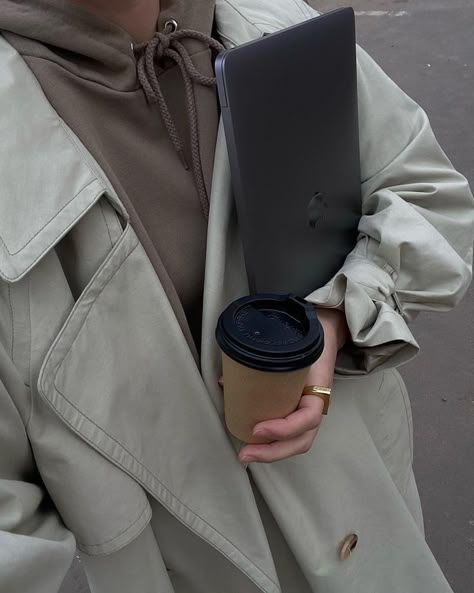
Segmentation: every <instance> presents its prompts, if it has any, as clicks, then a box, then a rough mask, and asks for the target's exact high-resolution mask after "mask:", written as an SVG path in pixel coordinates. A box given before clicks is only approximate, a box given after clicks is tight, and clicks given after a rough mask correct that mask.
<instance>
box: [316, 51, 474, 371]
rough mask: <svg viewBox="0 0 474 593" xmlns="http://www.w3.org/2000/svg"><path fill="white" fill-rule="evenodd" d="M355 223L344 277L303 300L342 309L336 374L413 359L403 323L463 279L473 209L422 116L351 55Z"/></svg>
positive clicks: (365, 59) (453, 293)
mask: <svg viewBox="0 0 474 593" xmlns="http://www.w3.org/2000/svg"><path fill="white" fill-rule="evenodd" d="M358 86H359V128H360V151H361V178H362V217H361V219H360V223H359V237H358V241H357V243H356V245H355V247H354V249H353V251H352V252H351V253H350V254H349V256H348V257H347V259H346V261H345V263H344V265H343V267H342V269H341V270H340V271H339V272H338V273H337V274H336V275H335V276H334V277H333V278H332V279H331V280H330V281H329V282H328V283H327V284H326V285H325V286H324V287H322V288H320V289H318V290H316V291H315V292H313V293H312V294H310V295H308V297H307V299H308V300H309V301H310V302H313V303H314V304H317V305H320V306H323V307H334V308H336V307H337V308H341V309H343V310H344V311H345V314H346V318H347V323H348V326H349V330H350V334H351V338H352V339H351V343H350V344H349V345H348V347H347V348H345V349H344V350H343V351H342V352H341V353H340V357H339V359H338V365H337V366H338V370H339V371H341V372H370V371H373V370H380V369H382V368H385V367H391V366H392V367H393V366H397V365H399V364H402V363H404V362H406V361H408V360H409V359H411V358H412V357H413V356H414V355H415V354H416V353H417V351H418V345H417V342H416V340H415V338H414V337H413V335H412V333H411V331H410V329H409V327H408V323H409V322H410V321H411V320H413V319H414V318H415V317H416V315H417V314H418V312H420V311H447V310H449V309H450V308H452V307H454V306H455V305H456V304H457V303H458V302H459V301H460V299H461V298H462V297H463V295H464V294H465V292H466V290H467V288H468V286H469V283H470V280H471V266H472V243H473V237H474V201H473V196H472V194H471V192H470V189H469V186H468V183H467V181H466V179H465V178H464V177H463V176H462V175H461V174H460V173H458V172H457V171H455V170H454V168H453V166H452V165H451V163H450V161H449V160H448V158H447V157H446V155H445V154H444V153H443V151H442V150H441V148H440V146H439V144H438V143H437V141H436V138H435V137H434V134H433V132H432V130H431V127H430V124H429V122H428V118H427V116H426V114H425V112H424V111H423V110H422V109H421V108H420V107H419V106H418V105H417V104H416V103H415V102H414V101H412V100H411V99H410V98H409V97H408V96H407V95H406V94H405V93H404V92H403V91H402V90H401V89H400V88H399V87H397V85H396V84H395V83H394V82H393V81H392V80H391V79H390V78H389V77H388V76H387V75H386V74H384V72H383V71H382V70H381V69H380V68H379V67H378V66H377V65H376V64H375V62H374V61H373V60H372V59H371V58H370V57H369V56H368V55H367V54H366V53H365V52H364V51H363V50H362V49H360V48H358Z"/></svg>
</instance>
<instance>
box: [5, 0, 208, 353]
mask: <svg viewBox="0 0 474 593" xmlns="http://www.w3.org/2000/svg"><path fill="white" fill-rule="evenodd" d="M213 17H214V0H193V2H186V0H162V4H161V14H160V19H159V26H158V28H159V29H162V28H163V27H164V24H165V23H166V22H167V21H168V20H169V19H174V20H176V21H177V22H178V25H179V28H180V29H193V30H197V31H200V32H203V33H206V34H207V35H210V34H211V30H212V25H213ZM0 30H1V32H2V34H3V35H4V36H5V37H6V39H7V40H8V41H9V42H10V43H11V44H12V45H13V46H14V47H15V48H16V49H17V50H18V51H19V53H20V54H21V55H22V56H23V57H24V59H25V61H26V63H27V64H28V66H29V67H30V68H31V70H32V71H33V73H34V74H35V76H36V77H37V79H38V81H39V83H40V85H41V86H42V88H43V91H44V93H45V95H46V96H47V98H48V100H49V101H50V102H51V104H52V105H53V107H54V108H55V109H56V111H57V112H58V113H59V115H60V116H61V117H62V118H63V119H64V120H65V122H66V123H67V124H68V125H69V126H70V127H71V128H72V129H73V130H74V132H75V133H76V134H77V135H78V136H79V138H80V140H81V141H82V142H83V143H84V145H85V146H86V147H87V148H88V149H89V150H90V152H91V153H92V155H93V156H94V157H95V158H96V160H97V161H98V163H99V164H100V165H101V167H102V168H103V170H104V172H105V173H106V175H107V176H108V178H109V179H110V181H111V182H112V184H113V186H114V188H115V190H116V191H117V194H118V196H119V197H120V198H121V200H122V202H123V203H124V205H125V207H126V208H127V210H128V211H129V214H130V216H131V220H132V225H133V226H134V228H135V230H136V232H137V234H138V236H139V238H140V239H141V241H142V243H143V245H144V247H145V249H146V250H147V253H148V255H149V257H150V259H151V261H152V263H153V264H154V266H155V269H156V271H157V273H158V275H159V277H160V279H161V281H162V283H163V285H164V287H165V290H166V291H167V293H168V296H169V298H170V301H171V303H172V305H173V307H174V309H175V312H176V314H177V316H178V319H179V320H180V322H181V326H182V327H183V331H184V333H185V335H186V337H187V338H188V341H189V342H190V345H191V347H192V349H193V351H194V352H195V349H194V348H193V344H192V338H191V336H190V332H189V328H191V333H192V336H193V337H194V341H195V344H196V345H197V347H198V348H199V342H200V326H201V309H202V290H203V279H204V262H205V250H206V234H207V221H206V216H205V215H204V213H203V209H202V206H201V203H200V200H199V197H198V194H197V191H196V187H195V181H194V178H193V174H192V172H191V169H189V170H186V169H185V168H184V166H183V163H182V161H181V159H180V157H179V156H178V154H177V152H176V150H175V148H174V147H173V145H172V143H171V141H170V139H169V136H168V134H167V132H166V129H165V127H164V124H163V120H162V117H161V114H160V110H159V108H158V107H157V105H156V104H154V105H150V104H149V103H148V102H147V100H146V97H145V94H144V91H143V89H142V88H141V86H140V84H139V81H138V78H137V60H136V54H135V52H134V48H133V44H132V40H131V38H130V36H129V34H128V33H126V32H125V31H124V30H122V29H121V28H120V27H118V26H116V25H114V24H113V23H111V22H109V21H107V20H105V19H102V18H100V17H97V16H95V15H93V14H92V13H90V12H88V11H86V10H84V9H83V8H82V7H80V6H79V5H78V4H76V3H75V2H72V1H71V0H65V1H64V0H0ZM184 45H185V46H186V48H187V50H188V52H189V53H190V55H191V56H192V60H193V62H194V65H195V66H196V67H197V69H198V70H199V71H200V72H202V73H204V74H206V75H207V76H212V75H213V67H212V59H211V53H210V51H209V50H208V48H207V47H206V46H204V45H203V44H202V43H201V42H199V41H196V40H184ZM163 66H164V69H163V70H162V71H161V72H158V80H159V85H160V88H161V90H162V93H163V95H164V97H165V99H166V103H167V105H168V107H169V110H170V112H171V116H172V118H173V120H174V122H175V125H176V128H177V130H178V132H179V134H180V136H181V138H182V139H183V141H184V145H185V146H184V153H185V156H186V160H187V161H188V163H190V162H191V153H190V142H189V129H188V124H187V117H186V103H185V95H184V85H183V80H182V77H181V75H180V72H179V69H178V67H177V66H175V65H173V64H168V63H164V65H163ZM194 92H195V97H196V104H197V115H198V128H199V140H200V157H201V166H202V172H203V176H204V180H205V183H206V187H207V190H208V192H209V189H210V181H211V172H212V166H213V156H214V147H215V141H216V134H217V124H218V110H217V101H216V94H215V89H214V88H206V87H204V86H200V85H194ZM187 322H188V323H189V326H188V323H187Z"/></svg>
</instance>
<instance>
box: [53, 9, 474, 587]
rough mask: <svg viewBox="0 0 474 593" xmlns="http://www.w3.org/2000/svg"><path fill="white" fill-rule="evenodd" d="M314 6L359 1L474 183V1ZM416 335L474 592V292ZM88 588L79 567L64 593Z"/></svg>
mask: <svg viewBox="0 0 474 593" xmlns="http://www.w3.org/2000/svg"><path fill="white" fill-rule="evenodd" d="M190 1H191V0H190ZM310 3H311V4H312V5H313V6H314V7H315V8H319V9H321V10H323V11H328V10H331V9H333V8H337V7H340V6H347V5H351V6H353V7H354V9H355V11H356V16H357V29H358V41H359V43H360V44H361V45H362V46H363V47H364V48H365V49H366V50H368V51H369V53H370V54H371V55H372V56H373V57H374V58H375V59H376V60H377V61H378V62H379V64H380V65H381V66H382V67H383V68H384V70H385V71H386V72H387V73H388V74H389V75H390V76H391V77H392V78H393V79H394V80H395V81H396V82H397V84H399V85H400V86H401V87H402V88H403V89H404V90H405V91H406V92H407V93H408V94H409V95H410V96H412V97H413V98H414V99H415V100H416V101H418V102H419V103H420V104H421V105H422V106H423V107H424V108H425V110H426V111H427V113H428V115H429V116H430V119H431V123H432V126H433V128H434V131H435V133H436V135H437V137H438V140H439V141H440V143H441V145H442V146H443V148H444V150H445V151H446V153H447V154H448V156H449V157H450V159H451V160H452V162H453V163H454V165H455V166H456V168H458V169H459V170H460V171H461V172H462V173H464V175H466V177H467V178H468V179H469V180H470V182H471V184H472V185H473V186H474V159H473V156H474V140H473V138H474V116H473V107H474V100H473V98H474V34H473V25H474V0H447V1H444V2H443V1H437V0H353V1H352V2H350V0H346V2H344V1H340V0H332V1H330V0H321V1H319V0H312V2H310ZM413 332H414V334H415V335H416V337H417V339H418V341H419V343H420V345H421V349H422V350H421V354H420V355H419V356H418V357H417V359H416V360H415V361H414V362H412V363H410V364H408V365H406V366H405V367H404V368H403V369H402V373H403V375H404V377H405V380H406V382H407V385H408V388H409V392H410V396H411V400H412V406H413V416H414V424H415V473H416V476H417V481H418V487H419V490H420V495H421V499H422V503H423V509H424V516H425V528H426V536H427V541H428V543H429V545H430V547H431V549H432V550H433V552H434V554H435V556H436V558H437V560H438V562H439V564H440V565H441V567H442V569H443V570H444V572H445V574H446V576H447V578H448V580H449V582H450V583H451V586H452V587H453V589H454V591H455V593H472V592H473V591H474V290H472V289H471V291H470V292H469V294H468V295H467V297H466V298H465V300H464V302H463V303H462V304H461V305H460V306H459V307H458V308H457V309H456V310H455V311H453V312H451V313H443V314H431V313H430V314H423V315H421V316H420V317H419V318H418V319H417V320H416V322H414V324H413ZM87 591H88V588H87V585H86V584H85V581H84V579H83V576H82V574H81V570H80V567H79V566H78V565H75V566H74V567H73V570H72V571H71V572H70V574H69V576H68V578H67V580H66V582H65V583H64V586H63V589H62V593H87ZM111 593H112V592H111ZM137 593H139V592H137ZM223 593H225V592H223ZM294 593H297V592H296V591H295V592H294ZM376 593H384V592H383V591H378V592H376ZM400 593H430V592H429V591H406V592H400Z"/></svg>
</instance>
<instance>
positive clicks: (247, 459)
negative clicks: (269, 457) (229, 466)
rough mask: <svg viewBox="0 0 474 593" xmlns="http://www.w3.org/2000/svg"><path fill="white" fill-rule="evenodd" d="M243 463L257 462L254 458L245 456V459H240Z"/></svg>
mask: <svg viewBox="0 0 474 593" xmlns="http://www.w3.org/2000/svg"><path fill="white" fill-rule="evenodd" d="M240 461H241V463H252V461H255V460H254V459H253V457H248V456H247V455H245V456H244V457H241V458H240Z"/></svg>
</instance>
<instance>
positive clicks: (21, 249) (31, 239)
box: [0, 179, 96, 256]
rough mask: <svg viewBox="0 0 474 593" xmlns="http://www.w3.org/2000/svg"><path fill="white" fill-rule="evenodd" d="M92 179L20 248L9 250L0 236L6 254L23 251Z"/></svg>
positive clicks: (16, 253)
mask: <svg viewBox="0 0 474 593" xmlns="http://www.w3.org/2000/svg"><path fill="white" fill-rule="evenodd" d="M94 181H96V180H95V179H93V180H92V181H89V182H88V183H86V185H84V187H82V188H81V189H80V190H79V191H78V192H77V193H76V194H75V195H74V196H72V198H71V199H70V200H68V201H67V202H66V203H65V204H64V206H62V208H60V209H59V210H57V211H56V212H55V213H54V215H53V216H52V217H51V218H50V219H49V220H48V221H47V222H45V224H44V225H43V226H42V227H41V228H40V229H38V230H37V231H36V233H34V235H32V236H31V237H30V238H29V239H26V243H25V244H24V245H23V246H22V247H20V249H18V250H17V251H10V250H9V249H8V247H7V244H6V243H5V241H4V240H3V239H2V237H1V236H0V241H1V242H2V244H3V245H4V247H5V249H6V251H7V253H8V255H10V256H13V255H18V254H19V253H20V252H21V251H23V249H25V248H26V247H27V246H28V245H29V244H30V243H31V241H33V239H35V237H37V236H38V235H39V234H40V233H41V232H42V231H44V229H45V228H46V227H47V226H48V225H49V224H51V223H52V222H53V220H54V219H55V218H56V217H57V216H58V214H60V213H61V212H62V211H63V210H64V209H65V208H67V207H68V206H69V204H71V202H73V201H74V200H75V199H76V198H77V196H78V195H79V194H81V193H82V192H83V191H84V190H85V189H87V188H88V187H89V186H90V185H92V184H93V183H94Z"/></svg>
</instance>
